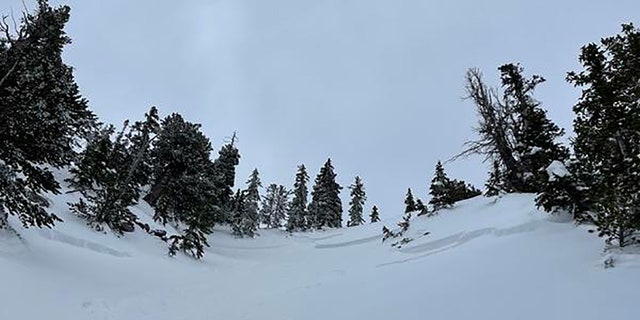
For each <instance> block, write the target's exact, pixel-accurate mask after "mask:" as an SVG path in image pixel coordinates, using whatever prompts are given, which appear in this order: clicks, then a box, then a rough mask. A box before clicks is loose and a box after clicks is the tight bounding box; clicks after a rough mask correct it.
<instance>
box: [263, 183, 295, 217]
mask: <svg viewBox="0 0 640 320" xmlns="http://www.w3.org/2000/svg"><path fill="white" fill-rule="evenodd" d="M289 194H290V192H289V191H288V190H287V188H285V187H284V186H283V185H276V184H275V183H273V184H270V185H269V186H268V187H267V191H266V194H265V196H264V197H263V199H262V208H261V209H260V217H261V219H262V223H264V224H265V225H267V227H268V228H280V227H282V222H283V221H284V220H285V219H286V217H287V211H288V210H289Z"/></svg>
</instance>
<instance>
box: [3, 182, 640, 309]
mask: <svg viewBox="0 0 640 320" xmlns="http://www.w3.org/2000/svg"><path fill="white" fill-rule="evenodd" d="M53 200H54V209H55V210H56V211H57V212H60V213H61V216H62V218H63V219H64V220H65V222H64V223H59V224H58V225H57V226H56V227H55V228H54V229H51V230H48V229H45V230H37V229H29V230H24V229H22V228H21V227H20V226H19V224H18V223H17V221H15V219H14V220H12V222H11V223H12V225H13V226H14V227H15V228H16V230H18V231H19V233H20V234H21V239H19V238H17V237H13V236H11V235H9V234H7V233H6V232H2V233H0V237H1V238H0V274H1V275H2V281H1V282H0V319H36V320H42V319H65V320H76V319H82V320H85V319H135V320H142V319H154V320H162V319H171V320H176V319H189V320H198V319H274V320H275V319H277V320H286V319H292V320H299V319H305V320H313V319H385V320H389V319H416V320H418V319H419V320H423V319H510V320H511V319H536V320H539V319H581V320H586V319H617V320H620V319H640V312H639V311H638V294H637V293H638V288H639V287H638V284H640V259H637V258H636V256H634V255H617V256H616V259H617V261H616V266H615V267H614V268H608V269H605V268H604V267H603V261H604V259H605V256H604V254H603V243H602V240H600V239H598V238H597V237H595V236H593V235H590V234H588V233H587V232H586V229H587V228H586V227H576V226H574V225H573V224H572V223H571V222H570V221H567V220H566V219H563V218H561V217H552V216H549V215H548V214H545V213H542V212H540V211H538V210H536V209H535V207H534V205H533V196H531V195H509V196H505V197H503V198H501V199H499V200H496V198H492V199H488V198H484V197H478V198H475V199H471V200H467V201H464V202H462V203H460V204H458V205H457V206H456V207H455V208H454V209H452V210H446V211H442V213H441V214H440V215H438V216H436V217H431V218H427V217H424V216H421V217H414V218H413V219H412V220H411V228H410V230H409V232H408V236H410V237H412V238H414V239H415V240H414V241H412V242H410V243H409V244H407V245H405V246H403V247H401V248H393V247H391V245H390V241H387V242H385V243H381V228H382V226H383V224H385V225H387V226H395V223H396V222H397V221H399V220H400V217H401V214H398V215H394V216H390V215H387V216H386V217H383V218H385V221H384V222H381V223H376V224H369V225H365V226H360V227H354V228H343V229H339V230H330V231H323V232H315V233H296V234H293V235H289V234H287V233H286V232H282V231H278V230H261V231H260V236H259V237H258V238H255V239H236V238H234V237H232V236H231V235H230V233H229V230H227V229H225V228H217V229H216V231H215V233H214V234H213V235H212V236H211V239H210V244H211V248H209V249H208V250H207V253H206V255H205V258H204V259H203V260H201V261H195V260H193V259H191V258H189V257H187V256H184V255H181V256H177V257H175V258H170V257H168V256H167V255H166V245H165V244H164V243H162V242H161V241H160V240H157V239H155V238H153V237H151V236H148V235H147V234H145V233H143V232H140V231H136V232H135V233H132V234H127V235H126V236H125V237H121V238H118V237H116V236H114V235H112V234H110V233H108V234H104V233H98V232H95V231H92V230H90V229H89V228H88V227H87V226H86V225H85V224H84V222H83V221H81V220H80V219H78V218H76V217H74V216H72V215H70V214H69V213H68V211H67V210H66V202H67V201H70V200H72V199H71V198H70V196H69V195H63V196H58V197H55V198H54V199H53ZM135 209H136V212H137V213H138V214H139V215H140V216H141V217H143V218H144V220H146V221H148V222H150V223H152V222H151V219H150V218H149V213H150V212H151V210H150V209H149V208H148V207H146V206H144V205H140V206H138V207H136V208H135ZM427 232H429V233H428V234H427V235H424V234H425V233H427Z"/></svg>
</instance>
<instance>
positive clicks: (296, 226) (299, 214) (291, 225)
mask: <svg viewBox="0 0 640 320" xmlns="http://www.w3.org/2000/svg"><path fill="white" fill-rule="evenodd" d="M308 181H309V175H308V174H307V169H306V168H305V166H304V164H301V165H299V166H298V172H297V173H296V181H295V183H294V184H293V200H291V205H290V206H289V219H288V220H287V231H289V232H291V231H297V230H306V229H308V228H311V227H312V224H311V223H310V221H308V219H307V216H308V211H307V194H308V190H307V182H308Z"/></svg>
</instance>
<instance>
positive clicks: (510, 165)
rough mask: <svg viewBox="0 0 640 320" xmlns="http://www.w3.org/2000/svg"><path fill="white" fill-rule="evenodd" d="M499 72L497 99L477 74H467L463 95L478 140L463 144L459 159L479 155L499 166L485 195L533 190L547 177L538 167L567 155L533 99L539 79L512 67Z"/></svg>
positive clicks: (540, 78) (557, 132) (477, 72)
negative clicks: (475, 118) (474, 117)
mask: <svg viewBox="0 0 640 320" xmlns="http://www.w3.org/2000/svg"><path fill="white" fill-rule="evenodd" d="M499 70H500V74H501V82H502V97H499V96H498V94H497V93H496V90H494V89H491V88H489V87H488V86H486V85H485V84H484V82H483V80H482V75H481V73H480V71H478V70H473V69H472V70H469V72H468V73H467V93H468V94H469V98H470V99H471V100H473V102H474V104H475V105H476V110H477V111H478V114H479V116H480V121H479V126H478V128H476V131H477V132H478V134H479V139H478V140H476V141H471V142H469V143H468V148H467V149H466V150H465V151H464V152H463V153H462V154H461V155H468V154H474V153H475V154H482V155H484V156H485V157H486V159H487V160H491V161H493V162H494V164H495V163H498V164H499V165H498V166H495V165H494V168H493V169H494V170H493V171H492V173H491V177H490V181H489V182H488V183H487V185H488V188H489V190H488V192H489V194H497V192H498V191H505V192H539V191H541V190H542V186H543V184H544V183H545V182H546V179H547V178H548V177H547V175H546V173H545V170H544V169H545V168H546V167H547V166H548V165H549V164H550V163H551V162H552V161H553V160H560V161H562V160H564V159H566V158H567V157H568V151H567V149H566V148H565V147H563V146H561V145H560V144H558V143H557V142H556V141H555V140H556V138H558V137H560V136H561V135H562V134H563V131H562V130H561V129H560V128H558V126H556V125H555V124H554V123H553V122H552V121H551V120H549V119H548V118H547V115H546V111H545V110H544V109H542V107H541V105H540V102H538V101H537V100H535V99H534V98H533V92H534V90H535V88H536V86H537V85H539V84H540V83H542V82H544V81H545V80H544V78H542V77H540V76H536V75H534V76H533V77H531V78H525V77H524V76H523V69H522V68H521V67H520V66H519V65H518V64H505V65H503V66H501V67H500V68H499Z"/></svg>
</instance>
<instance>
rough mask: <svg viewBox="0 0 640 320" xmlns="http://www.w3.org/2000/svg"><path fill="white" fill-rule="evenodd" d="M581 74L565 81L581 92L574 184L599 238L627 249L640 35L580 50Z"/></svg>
mask: <svg viewBox="0 0 640 320" xmlns="http://www.w3.org/2000/svg"><path fill="white" fill-rule="evenodd" d="M580 62H581V63H582V65H583V67H584V70H583V71H581V72H579V73H576V72H570V73H569V75H568V77H567V79H568V81H569V82H571V83H573V84H574V85H575V86H578V87H581V88H582V97H581V98H580V100H579V101H578V103H577V104H576V105H575V106H574V112H575V113H576V119H575V120H574V131H575V133H576V138H575V140H574V142H573V147H574V151H575V155H576V160H577V161H576V163H575V165H573V166H572V171H574V174H575V178H576V179H577V181H579V182H580V184H583V186H584V188H582V189H583V192H584V198H583V199H580V200H579V202H580V203H588V204H589V207H590V209H591V211H593V212H594V213H595V215H593V216H590V218H591V219H592V220H593V223H594V224H595V225H596V227H597V230H598V234H599V236H602V237H606V238H607V240H609V241H611V242H615V243H617V244H618V245H619V246H621V247H622V246H626V245H628V244H631V243H634V242H635V241H636V239H635V235H636V233H637V232H638V229H640V218H639V217H640V214H639V212H640V210H639V208H640V197H638V194H640V158H639V157H638V156H637V155H638V154H640V134H639V133H638V128H640V105H639V104H638V103H637V101H640V30H638V29H636V28H635V27H634V26H633V25H631V24H628V25H623V26H622V32H621V33H620V34H618V35H616V36H613V37H607V38H604V39H602V40H601V43H600V44H599V45H598V44H595V43H592V44H589V45H587V46H584V47H583V48H582V52H581V54H580Z"/></svg>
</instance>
